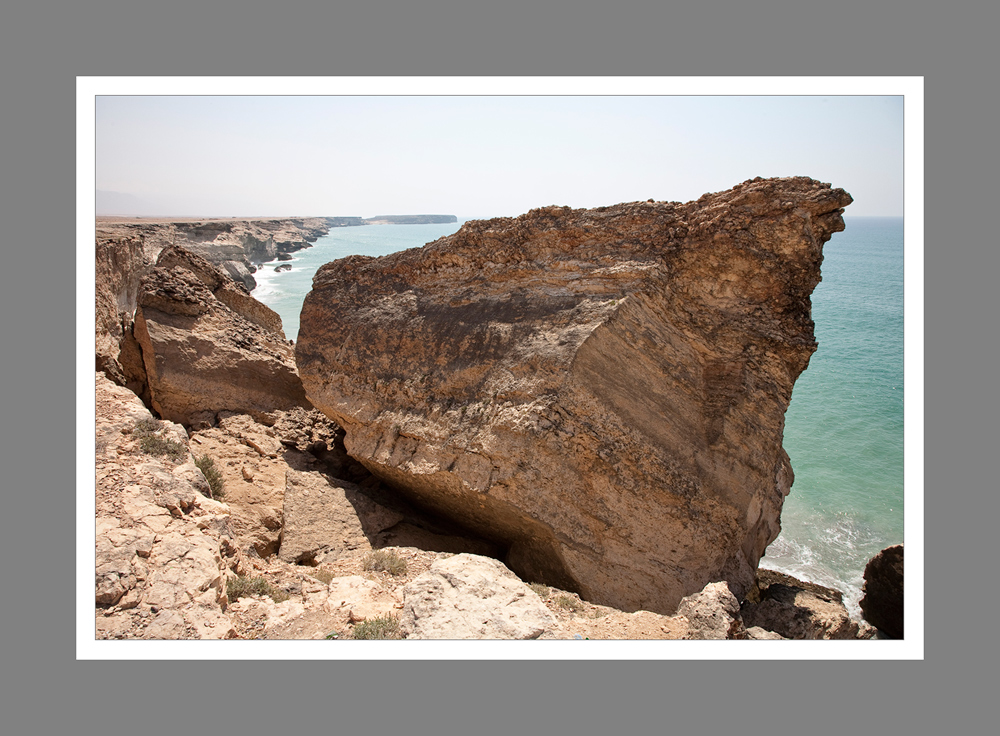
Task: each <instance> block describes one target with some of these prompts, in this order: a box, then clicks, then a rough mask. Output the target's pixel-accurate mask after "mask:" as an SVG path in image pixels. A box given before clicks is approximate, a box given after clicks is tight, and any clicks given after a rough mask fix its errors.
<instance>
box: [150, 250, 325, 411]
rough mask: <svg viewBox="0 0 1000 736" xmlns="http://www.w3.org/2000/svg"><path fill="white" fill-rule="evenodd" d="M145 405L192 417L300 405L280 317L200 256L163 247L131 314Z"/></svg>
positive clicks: (298, 387)
mask: <svg viewBox="0 0 1000 736" xmlns="http://www.w3.org/2000/svg"><path fill="white" fill-rule="evenodd" d="M134 331H135V337H136V339H137V341H138V343H139V345H140V346H141V350H142V359H143V363H144V364H145V369H146V377H147V380H148V382H149V391H150V394H151V404H152V407H153V409H154V410H155V411H156V412H157V413H158V414H159V415H160V416H161V417H163V418H164V419H169V420H170V421H174V422H179V423H181V424H186V425H192V424H196V423H198V422H200V421H209V422H211V421H214V419H215V415H216V414H217V413H219V412H223V411H229V412H239V413H245V414H249V415H251V416H253V417H254V418H255V419H258V420H260V419H264V418H266V415H267V414H269V413H270V412H273V411H275V410H278V409H290V408H292V407H296V406H304V407H308V406H309V404H308V402H307V401H306V398H305V394H304V393H303V390H302V384H301V382H300V381H299V377H298V375H297V374H296V372H295V363H294V361H293V358H292V349H291V347H290V346H289V344H288V342H287V341H286V340H285V335H284V333H283V332H282V331H281V318H280V317H278V315H277V314H276V313H275V312H273V311H272V310H271V309H269V308H268V307H266V306H264V305H263V304H261V303H260V302H258V301H257V300H255V299H253V298H252V297H251V296H250V295H249V294H247V293H246V292H245V291H243V290H241V289H240V288H238V287H237V286H236V285H235V284H234V282H232V281H231V280H230V279H228V278H226V277H225V276H223V275H222V274H221V273H220V272H219V271H218V270H216V269H215V267H214V266H213V265H212V264H211V263H209V262H208V261H207V260H205V259H204V258H202V257H200V256H198V255H195V254H193V253H190V252H188V251H186V250H185V249H183V248H180V247H169V248H165V249H164V250H163V251H162V252H161V253H160V256H159V259H158V261H157V266H156V268H154V269H153V270H152V271H151V272H150V273H149V274H148V275H147V276H146V277H145V278H144V279H143V282H142V285H141V288H140V293H139V308H138V309H137V310H136V315H135V328H134Z"/></svg>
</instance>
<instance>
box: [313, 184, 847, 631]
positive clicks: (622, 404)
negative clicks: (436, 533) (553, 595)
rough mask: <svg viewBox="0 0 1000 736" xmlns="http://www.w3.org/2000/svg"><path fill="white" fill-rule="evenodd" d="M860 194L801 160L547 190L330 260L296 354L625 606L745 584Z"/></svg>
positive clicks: (440, 492) (530, 559) (378, 422)
mask: <svg viewBox="0 0 1000 736" xmlns="http://www.w3.org/2000/svg"><path fill="white" fill-rule="evenodd" d="M851 201H852V200H851V197H850V195H849V194H847V193H846V192H844V191H843V190H841V189H834V188H831V187H830V185H829V184H824V183H820V182H816V181H813V180H811V179H808V178H803V177H796V178H786V179H769V180H763V179H754V180H752V181H747V182H744V183H742V184H740V185H738V186H736V187H734V188H733V189H731V190H729V191H726V192H721V193H715V194H706V195H704V196H703V197H701V198H700V199H698V200H697V201H694V202H689V203H686V204H681V203H676V202H653V201H651V200H650V201H648V202H635V203H629V204H620V205H616V206H612V207H599V208H596V209H590V210H572V209H570V208H568V207H546V208H542V209H536V210H532V211H530V212H528V213H527V214H526V215H522V216H520V217H517V218H498V219H493V220H486V221H470V222H467V223H466V224H465V225H464V226H463V227H462V229H461V230H459V231H458V232H457V233H455V234H453V235H451V236H448V237H445V238H441V239H439V240H437V241H435V242H433V243H429V244H428V245H426V246H424V247H423V248H417V249H412V250H408V251H403V252H400V253H396V254H393V255H390V256H384V257H381V258H370V257H363V256H352V257H350V258H346V259H342V260H340V261H335V262H333V263H330V264H327V265H326V266H324V267H322V268H321V269H320V270H319V271H318V272H317V274H316V276H315V278H314V280H313V289H312V291H311V292H310V293H309V294H308V295H307V297H306V299H305V303H304V305H303V309H302V316H301V327H300V333H299V339H298V343H297V345H296V362H297V365H298V370H299V374H300V376H301V378H302V382H303V385H304V387H305V391H306V395H307V397H308V398H309V400H310V401H311V402H312V403H313V404H314V405H315V406H316V407H317V408H320V409H321V410H322V411H323V412H324V413H326V414H327V415H328V416H330V417H331V418H332V419H334V420H335V421H337V422H338V423H339V424H341V425H342V426H343V427H344V429H345V430H346V433H347V434H346V439H345V443H346V447H347V450H348V452H349V453H350V454H351V455H352V456H353V457H355V458H356V459H358V460H359V461H360V462H361V463H362V464H364V465H365V466H366V467H367V468H368V469H369V470H370V471H371V472H372V473H374V474H375V475H377V476H378V477H380V478H381V479H383V480H384V481H386V482H387V483H389V484H391V485H392V486H394V487H395V488H397V489H398V490H399V492H401V493H403V494H405V495H406V496H407V497H408V498H409V499H410V500H412V501H414V502H417V503H419V504H422V505H424V506H426V507H429V508H431V509H433V510H435V511H436V512H438V513H441V514H444V515H447V516H450V517H451V518H453V519H456V520H458V521H460V522H461V523H462V524H463V525H465V526H468V527H471V528H474V529H475V530H477V532H478V533H480V534H482V535H484V536H486V537H488V538H491V539H493V540H495V541H496V542H497V543H498V544H501V545H503V546H504V547H505V548H506V550H507V553H506V558H505V561H506V563H507V565H508V566H509V567H510V568H511V569H513V570H514V571H515V572H517V573H518V574H519V575H521V576H522V577H524V578H526V579H529V580H534V581H538V582H542V583H547V584H550V585H555V586H558V587H560V588H562V589H565V590H572V591H575V592H578V593H579V594H580V595H581V596H582V597H584V598H586V599H587V600H591V601H594V602H597V603H602V604H606V605H609V606H614V607H616V608H620V609H623V610H627V611H635V610H638V609H645V610H651V611H659V612H667V613H671V612H673V611H674V610H675V609H676V607H677V605H678V603H679V602H680V600H681V598H682V597H684V596H686V595H689V594H692V593H695V592H697V591H699V590H701V589H702V588H704V587H705V585H706V584H708V583H710V582H715V581H719V580H725V581H727V582H728V584H729V587H730V588H731V589H732V591H733V592H734V593H735V594H736V595H737V597H742V596H743V595H744V594H745V593H746V591H747V590H748V589H749V588H750V586H752V585H753V580H754V572H755V570H756V567H757V563H758V560H759V559H760V557H761V555H762V554H763V552H764V550H765V548H766V547H767V545H768V544H769V543H770V542H771V541H772V540H773V539H774V538H775V537H776V536H777V535H778V532H779V530H780V522H779V517H780V512H781V506H782V503H783V500H784V498H785V496H786V494H787V493H788V491H789V489H790V486H791V483H792V477H793V476H792V470H791V467H790V465H789V460H788V456H787V454H786V453H785V451H784V450H783V449H782V444H781V443H782V433H783V428H784V414H785V410H786V408H787V406H788V403H789V400H790V398H791V393H792V386H793V384H794V382H795V380H796V378H797V377H798V376H799V374H800V373H801V372H802V371H803V370H804V369H805V368H806V366H807V365H808V362H809V358H810V356H811V355H812V353H813V352H814V351H815V349H816V342H815V339H814V336H813V322H812V319H811V303H810V294H811V293H812V291H813V289H814V288H815V286H816V284H817V283H818V282H819V281H820V264H821V262H822V259H823V252H822V246H823V243H824V242H826V241H827V240H828V239H829V238H830V237H831V235H832V234H833V233H834V232H837V231H839V230H842V229H843V228H844V222H843V219H842V213H843V208H844V207H845V206H847V205H848V204H850V202H851Z"/></svg>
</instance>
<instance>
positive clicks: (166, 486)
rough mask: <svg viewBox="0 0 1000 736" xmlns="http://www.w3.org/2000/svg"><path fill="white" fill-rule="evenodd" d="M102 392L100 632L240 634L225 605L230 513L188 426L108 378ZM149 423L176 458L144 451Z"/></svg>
mask: <svg viewBox="0 0 1000 736" xmlns="http://www.w3.org/2000/svg"><path fill="white" fill-rule="evenodd" d="M96 396H97V404H96V405H97V435H98V442H97V457H96V489H97V519H96V524H97V534H96V570H95V573H96V578H95V603H96V631H95V634H96V636H97V638H101V639H125V638H137V639H204V638H208V639H218V638H227V637H232V636H234V635H235V633H236V632H235V630H234V628H233V623H232V621H231V620H230V619H229V617H228V616H227V615H226V614H225V612H224V610H223V609H224V607H225V605H226V602H227V598H226V584H225V579H226V574H227V568H226V566H225V564H224V563H223V558H224V556H225V553H224V551H223V550H224V549H225V548H226V546H227V545H226V541H225V540H226V539H228V530H227V527H226V523H225V521H226V517H227V515H228V509H227V508H226V506H225V505H224V504H221V503H218V502H217V501H213V500H211V499H209V498H206V496H205V493H204V491H207V487H206V481H205V478H204V476H203V475H202V474H201V471H199V470H198V469H197V468H196V467H195V464H194V458H193V456H192V455H191V454H190V452H189V450H188V448H187V442H186V440H187V435H186V434H185V432H184V429H183V428H182V427H180V426H178V425H176V424H170V423H167V422H162V423H158V424H157V423H156V422H155V421H154V419H153V417H152V416H151V415H150V413H149V411H148V410H147V409H146V407H144V406H143V405H142V402H140V401H139V399H138V397H136V396H135V394H133V393H132V392H131V391H129V390H127V389H125V388H122V387H120V386H116V385H114V384H112V383H111V382H110V381H109V380H108V379H107V378H105V377H104V376H103V375H101V374H97V377H96ZM143 423H145V426H147V427H150V428H152V427H154V426H158V428H157V430H156V432H155V437H157V438H158V440H159V443H157V444H155V445H153V446H154V447H167V448H172V449H174V450H176V452H175V453H174V454H173V457H172V458H171V457H167V456H163V455H159V454H151V453H150V452H149V451H148V450H146V449H143V446H142V442H141V439H140V435H139V433H138V432H137V426H143ZM152 434H154V433H151V435H152Z"/></svg>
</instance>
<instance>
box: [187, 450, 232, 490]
mask: <svg viewBox="0 0 1000 736" xmlns="http://www.w3.org/2000/svg"><path fill="white" fill-rule="evenodd" d="M194 464H195V465H197V466H198V470H200V471H201V473H202V475H204V476H205V480H207V481H208V487H209V488H210V489H211V491H212V494H211V496H210V498H214V499H220V498H222V496H223V495H224V494H225V492H226V482H225V481H224V480H223V479H222V473H221V472H219V469H218V468H217V467H215V461H214V460H213V459H212V458H210V457H209V456H208V455H201V456H198V455H196V456H195V458H194Z"/></svg>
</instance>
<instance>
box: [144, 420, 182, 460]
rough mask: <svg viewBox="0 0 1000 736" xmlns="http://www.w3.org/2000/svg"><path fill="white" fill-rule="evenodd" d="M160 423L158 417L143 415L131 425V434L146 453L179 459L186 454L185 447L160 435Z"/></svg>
mask: <svg viewBox="0 0 1000 736" xmlns="http://www.w3.org/2000/svg"><path fill="white" fill-rule="evenodd" d="M162 426H163V425H162V424H161V423H160V421H159V420H158V419H153V418H152V417H143V418H142V419H137V420H136V422H135V424H134V425H132V432H131V434H132V436H133V437H134V438H135V439H137V440H138V441H139V447H140V448H141V449H142V451H143V452H145V453H146V454H148V455H156V456H158V457H163V456H166V457H168V458H169V459H171V460H180V459H181V458H183V457H184V456H185V455H186V454H187V448H186V447H184V445H182V444H181V443H180V442H176V441H174V440H172V439H169V438H167V437H163V436H161V435H160V434H158V433H159V431H160V430H161V429H162Z"/></svg>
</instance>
